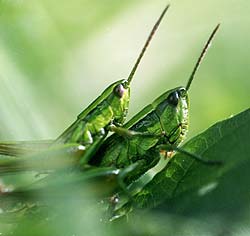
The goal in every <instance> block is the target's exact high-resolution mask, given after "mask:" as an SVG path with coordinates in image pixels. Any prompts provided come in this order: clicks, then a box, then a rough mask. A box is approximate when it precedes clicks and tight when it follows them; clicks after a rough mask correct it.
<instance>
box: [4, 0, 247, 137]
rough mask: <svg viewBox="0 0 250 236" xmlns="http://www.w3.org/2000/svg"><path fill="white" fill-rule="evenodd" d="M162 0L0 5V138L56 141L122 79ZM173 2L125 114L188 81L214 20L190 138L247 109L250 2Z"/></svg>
mask: <svg viewBox="0 0 250 236" xmlns="http://www.w3.org/2000/svg"><path fill="white" fill-rule="evenodd" d="M167 3H169V2H166V1H162V0H157V1H142V0H141V1H112V0H104V1H87V0H72V1H70V2H69V1H60V3H58V2H57V1H48V0H39V1H20V0H16V1H15V0H12V1H0V22H1V24H0V51H1V53H0V81H1V86H0V107H1V116H0V122H1V126H0V136H1V139H4V140H10V139H24V140H26V139H41V138H42V139H44V138H45V139H46V138H54V137H56V136H57V135H59V134H60V133H61V132H62V130H63V129H65V128H66V127H67V126H68V125H69V124H70V123H71V122H72V121H73V120H74V119H75V118H76V116H77V114H79V113H80V111H81V110H82V109H84V108H85V107H86V106H87V105H88V104H89V103H90V102H91V101H92V100H94V99H95V98H96V97H97V96H98V95H99V94H100V93H101V92H102V91H103V89H104V88H105V87H107V86H108V85H109V84H110V83H112V82H113V81H116V80H118V79H121V78H126V77H127V75H128V74H129V71H130V69H131V67H132V65H133V64H134V62H135V59H136V57H137V55H138V53H139V51H140V50H141V47H142V45H143V43H144V41H145V39H146V37H147V35H148V33H149V31H150V29H151V27H152V25H153V24H154V23H155V20H156V19H157V17H158V16H159V14H160V12H161V11H162V9H163V7H165V5H166V4H167ZM170 3H171V7H170V9H169V12H168V13H167V15H166V17H165V19H164V21H163V22H162V25H161V26H160V28H159V30H158V32H157V34H156V35H155V38H154V40H153V41H152V44H151V46H150V47H149V49H148V51H147V53H146V55H145V57H144V58H143V60H142V63H141V65H140V67H139V69H138V71H137V73H136V77H135V80H134V81H133V84H132V94H131V106H130V111H129V115H130V117H131V116H132V115H133V114H135V113H136V112H137V111H139V110H140V109H141V108H142V107H143V106H145V105H146V104H148V103H149V102H151V101H152V100H153V99H154V98H155V97H157V96H158V95H159V94H161V93H162V92H164V91H165V90H168V89H170V88H173V87H176V86H179V85H185V84H186V81H187V79H188V77H189V75H190V73H191V70H192V68H193V66H194V63H195V61H196V60H197V58H198V55H199V53H200V51H201V49H202V47H203V45H204V43H205V41H206V40H207V38H208V36H209V34H210V32H211V31H212V29H213V28H214V27H215V25H216V24H217V23H218V22H220V23H221V29H220V31H219V32H218V34H217V36H216V38H215V40H214V43H213V45H212V47H211V49H210V50H209V52H208V54H207V56H206V58H205V60H204V62H203V64H202V66H201V68H200V70H199V72H198V73H197V77H196V79H195V81H194V83H193V85H192V88H191V90H190V99H191V114H190V116H191V118H190V122H191V125H190V133H189V136H190V137H191V136H193V135H194V134H197V133H198V132H199V131H202V130H204V129H205V128H207V127H208V126H209V125H210V124H212V123H214V122H215V121H217V120H220V119H224V118H226V117H229V116H230V115H232V114H236V113H238V112H239V111H241V110H243V109H245V108H247V107H248V106H249V101H248V98H249V87H250V80H249V78H248V77H249V74H250V73H249V72H250V68H249V66H248V64H249V63H248V61H249V57H250V53H249V52H250V50H249V49H250V46H249V41H250V33H249V23H250V17H249V10H250V3H249V2H248V1H243V0H242V1H228V0H227V1H219V2H218V1H206V2H201V1H172V2H171V1H170Z"/></svg>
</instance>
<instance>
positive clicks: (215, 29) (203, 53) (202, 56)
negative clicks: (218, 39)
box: [186, 24, 220, 90]
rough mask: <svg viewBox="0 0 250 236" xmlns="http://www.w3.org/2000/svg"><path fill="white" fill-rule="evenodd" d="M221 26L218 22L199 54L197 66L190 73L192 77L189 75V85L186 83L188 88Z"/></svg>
mask: <svg viewBox="0 0 250 236" xmlns="http://www.w3.org/2000/svg"><path fill="white" fill-rule="evenodd" d="M219 27H220V24H218V25H217V26H216V27H215V28H214V30H213V32H212V33H211V35H210V37H209V39H208V40H207V42H206V44H205V47H204V48H203V50H202V52H201V54H200V56H199V58H198V60H197V62H196V64H195V66H194V69H193V71H192V73H191V75H190V77H189V79H188V82H187V85H186V90H188V89H189V87H190V85H191V83H192V81H193V79H194V76H195V74H196V72H197V70H198V68H199V66H200V64H201V62H202V60H203V58H204V56H205V55H206V52H207V50H208V48H209V47H210V45H211V42H212V40H213V38H214V36H215V34H216V32H217V30H218V29H219Z"/></svg>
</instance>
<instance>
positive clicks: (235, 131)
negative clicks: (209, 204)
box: [135, 109, 250, 208]
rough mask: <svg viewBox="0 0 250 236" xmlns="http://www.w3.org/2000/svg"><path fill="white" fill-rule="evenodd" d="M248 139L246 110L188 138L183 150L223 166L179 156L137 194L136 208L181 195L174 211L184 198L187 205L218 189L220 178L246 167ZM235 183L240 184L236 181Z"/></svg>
mask: <svg viewBox="0 0 250 236" xmlns="http://www.w3.org/2000/svg"><path fill="white" fill-rule="evenodd" d="M249 140H250V110H249V109H248V110H246V111H244V112H242V113H240V114H238V115H236V116H234V117H232V118H229V119H227V120H224V121H221V122H218V123H216V124H215V125H213V126H212V127H210V128H209V129H208V130H206V131H205V132H203V133H201V134H200V135H198V136H196V137H194V138H193V139H191V140H190V141H189V142H187V143H186V144H185V145H184V146H183V147H182V148H183V149H184V150H187V151H189V152H190V153H195V154H198V155H200V156H201V157H203V158H204V159H206V160H221V161H222V162H223V164H222V165H221V166H219V165H218V166H215V165H205V164H203V163H201V162H199V161H196V160H194V159H192V158H190V157H189V156H186V155H184V154H181V153H178V154H176V155H175V157H173V159H172V160H171V161H170V162H169V163H168V164H167V165H166V167H165V168H164V169H163V170H162V171H160V172H159V173H158V174H157V175H155V177H154V178H153V179H152V180H151V181H150V182H149V183H148V184H147V185H146V186H145V187H144V188H143V190H142V191H141V192H140V193H139V194H137V196H136V198H135V203H136V204H137V207H139V208H145V207H156V206H158V205H159V204H160V203H163V202H164V201H165V202H166V201H170V200H172V201H173V200H175V199H176V198H177V197H179V196H182V198H181V197H179V198H178V200H176V201H175V204H174V205H175V207H174V208H178V207H179V208H180V205H183V199H185V202H186V203H187V202H189V203H190V200H192V199H193V198H194V197H195V198H201V197H202V196H204V195H206V194H207V193H209V191H210V190H212V189H214V188H220V179H219V178H220V177H223V176H225V175H226V174H227V173H228V172H230V171H233V170H234V169H237V168H240V166H242V165H248V164H249V163H248V162H249V159H248V157H249V156H250V145H249ZM230 184H232V183H230ZM234 184H235V185H237V184H240V183H238V182H237V181H235V182H234ZM171 205H172V204H171ZM187 205H188V204H187ZM187 205H186V207H187ZM188 208H189V207H188Z"/></svg>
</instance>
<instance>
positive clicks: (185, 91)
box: [178, 88, 187, 97]
mask: <svg viewBox="0 0 250 236" xmlns="http://www.w3.org/2000/svg"><path fill="white" fill-rule="evenodd" d="M178 94H179V96H180V97H185V96H186V95H187V90H186V89H185V88H180V89H179V90H178Z"/></svg>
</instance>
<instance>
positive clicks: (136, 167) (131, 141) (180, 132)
mask: <svg viewBox="0 0 250 236" xmlns="http://www.w3.org/2000/svg"><path fill="white" fill-rule="evenodd" d="M218 28H219V24H218V25H217V26H216V27H215V29H214V30H213V32H212V34H211V35H210V37H209V39H208V41H207V43H206V45H205V47H204V48H203V50H202V52H201V54H200V56H199V58H198V60H197V62H196V64H195V67H194V69H193V71H192V73H191V76H190V77H189V79H188V82H187V85H186V87H177V88H174V89H171V90H169V91H167V92H165V93H163V94H162V95H161V96H159V97H158V98H156V99H155V100H154V101H153V102H152V103H151V104H149V105H148V106H146V107H145V108H144V109H142V111H140V112H139V113H138V114H136V115H135V116H134V117H133V118H132V119H131V120H130V121H129V122H128V123H126V124H125V125H124V127H123V128H124V129H127V131H126V130H124V132H121V133H117V134H113V135H111V136H110V137H109V138H107V139H106V140H105V141H104V143H103V144H102V145H101V147H100V149H99V150H98V152H97V153H96V155H95V156H94V157H93V158H92V159H91V161H90V163H92V164H93V165H96V166H101V167H105V166H106V167H108V166H109V167H111V166H113V167H116V168H119V169H125V173H126V182H127V183H128V184H129V183H131V182H132V181H133V180H135V179H137V178H138V177H140V176H141V175H142V174H144V173H145V172H146V171H148V170H149V169H151V168H152V167H153V166H155V165H156V164H157V163H158V161H159V160H160V157H161V155H162V154H164V155H166V156H171V154H172V153H173V151H179V152H183V153H184V154H187V155H189V156H192V157H193V158H195V159H198V160H199V161H201V162H204V163H210V164H218V162H209V161H206V160H203V159H202V158H201V157H199V156H196V155H193V154H191V153H188V152H186V151H185V150H182V149H181V148H179V147H178V146H179V145H180V144H181V142H182V141H183V139H184V138H185V136H186V133H187V130H188V115H189V114H188V112H189V98H188V93H187V92H188V90H189V88H190V86H191V83H192V81H193V79H194V76H195V74H196V71H197V69H198V67H199V65H200V63H201V61H202V59H203V57H204V56H205V53H206V51H207V49H208V47H209V45H210V43H211V41H212V39H213V37H214V35H215V33H216V32H217V30H218ZM131 166H133V168H132V169H131ZM126 168H128V171H126Z"/></svg>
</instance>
